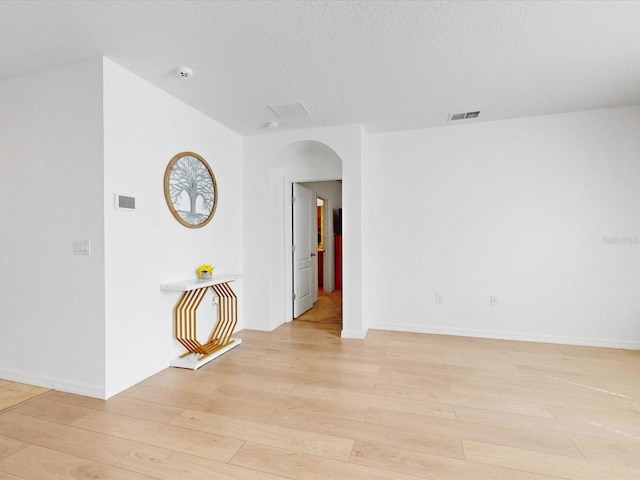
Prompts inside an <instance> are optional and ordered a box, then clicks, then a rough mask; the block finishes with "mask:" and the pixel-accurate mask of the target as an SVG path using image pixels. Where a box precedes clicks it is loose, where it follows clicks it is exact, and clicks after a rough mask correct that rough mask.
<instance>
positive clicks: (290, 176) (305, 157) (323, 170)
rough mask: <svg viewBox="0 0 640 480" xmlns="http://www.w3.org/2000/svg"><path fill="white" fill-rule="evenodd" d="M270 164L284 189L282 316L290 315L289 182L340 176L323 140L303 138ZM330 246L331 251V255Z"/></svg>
mask: <svg viewBox="0 0 640 480" xmlns="http://www.w3.org/2000/svg"><path fill="white" fill-rule="evenodd" d="M272 167H273V168H274V169H276V170H278V171H279V172H280V173H281V174H282V178H283V184H284V191H283V198H284V202H283V203H284V205H283V208H284V211H283V216H284V221H285V222H284V223H285V225H284V227H285V228H284V245H283V248H284V255H283V258H284V260H285V261H284V265H283V268H284V272H283V274H284V278H285V289H284V293H285V298H284V308H285V319H286V320H287V321H291V320H292V319H293V291H294V282H293V271H294V260H293V255H292V251H291V249H292V245H293V226H294V225H293V215H292V214H293V204H292V201H291V192H292V186H293V185H294V184H299V183H304V182H307V183H308V182H314V183H317V182H325V181H340V180H342V159H341V158H340V157H339V156H338V154H337V153H336V152H335V151H334V150H333V149H332V148H331V147H329V146H327V145H325V144H324V143H321V142H317V141H313V140H305V141H300V142H296V143H293V144H291V145H289V146H288V147H287V148H285V149H284V150H283V151H282V152H281V153H280V154H279V155H278V156H277V157H276V159H275V161H274V162H273V163H272ZM334 251H335V250H334V249H333V246H332V249H331V255H332V258H333V255H334Z"/></svg>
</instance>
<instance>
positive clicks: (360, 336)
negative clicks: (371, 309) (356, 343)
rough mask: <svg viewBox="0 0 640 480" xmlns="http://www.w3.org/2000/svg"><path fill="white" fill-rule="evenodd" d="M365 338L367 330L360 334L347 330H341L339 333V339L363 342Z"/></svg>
mask: <svg viewBox="0 0 640 480" xmlns="http://www.w3.org/2000/svg"><path fill="white" fill-rule="evenodd" d="M366 336H367V330H365V331H361V332H357V331H354V332H350V331H348V330H342V332H340V337H341V338H355V339H356V340H364V338H365V337H366Z"/></svg>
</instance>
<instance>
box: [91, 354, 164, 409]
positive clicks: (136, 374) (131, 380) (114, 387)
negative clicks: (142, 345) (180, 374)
mask: <svg viewBox="0 0 640 480" xmlns="http://www.w3.org/2000/svg"><path fill="white" fill-rule="evenodd" d="M165 368H169V360H159V361H156V362H153V363H147V364H145V365H142V366H140V367H139V368H137V369H135V370H133V371H131V372H129V373H128V374H127V375H126V376H124V377H122V378H120V379H118V380H116V381H114V382H113V383H112V384H111V385H107V387H106V388H105V396H104V397H103V398H104V399H105V400H106V399H109V398H111V397H113V396H114V395H117V394H118V393H120V392H123V391H125V390H126V389H127V388H130V387H133V386H134V385H135V384H137V383H140V382H142V381H143V380H146V379H147V378H149V377H151V376H152V375H155V374H156V373H158V372H161V371H162V370H164V369H165Z"/></svg>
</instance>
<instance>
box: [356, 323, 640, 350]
mask: <svg viewBox="0 0 640 480" xmlns="http://www.w3.org/2000/svg"><path fill="white" fill-rule="evenodd" d="M369 329H372V330H389V331H397V332H414V333H432V334H435V335H455V336H460V337H476V338H492V339H496V340H516V341H520V342H537V343H555V344H560V345H576V346H583V347H601V348H621V349H624V350H640V342H636V341H627V340H611V339H606V338H585V337H563V336H560V335H543V334H535V333H518V332H501V331H492V330H473V329H467V328H446V327H435V326H433V327H431V326H428V325H426V326H420V325H409V324H397V323H394V324H384V323H377V324H373V325H369ZM348 338H353V337H348Z"/></svg>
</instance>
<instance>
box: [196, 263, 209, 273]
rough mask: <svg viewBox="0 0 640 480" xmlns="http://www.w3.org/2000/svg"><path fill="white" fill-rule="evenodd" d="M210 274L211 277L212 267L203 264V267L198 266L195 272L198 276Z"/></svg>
mask: <svg viewBox="0 0 640 480" xmlns="http://www.w3.org/2000/svg"><path fill="white" fill-rule="evenodd" d="M205 272H206V273H210V274H212V275H213V267H212V266H211V265H209V264H208V263H205V264H204V265H200V266H199V267H198V269H197V270H196V273H197V274H198V275H202V274H203V273H205Z"/></svg>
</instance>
